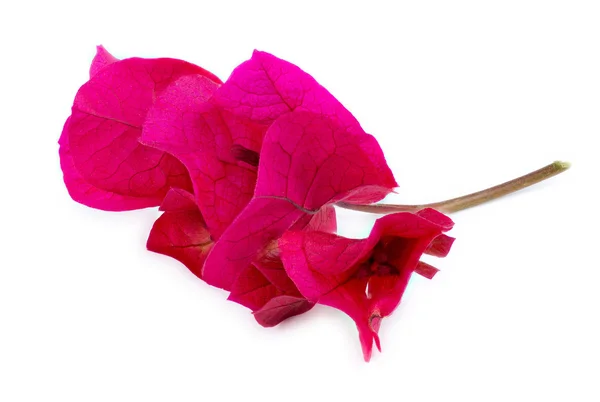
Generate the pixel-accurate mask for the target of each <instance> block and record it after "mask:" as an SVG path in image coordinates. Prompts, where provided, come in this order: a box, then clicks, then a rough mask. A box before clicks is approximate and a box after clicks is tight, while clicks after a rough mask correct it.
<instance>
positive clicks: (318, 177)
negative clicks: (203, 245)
mask: <svg viewBox="0 0 600 402" xmlns="http://www.w3.org/2000/svg"><path fill="white" fill-rule="evenodd" d="M357 130H358V129H355V131H354V132H350V131H348V130H347V129H346V128H345V126H342V125H340V123H339V119H331V118H329V117H328V116H326V115H323V114H317V113H312V112H306V111H294V112H289V113H287V114H284V115H282V116H281V117H279V118H278V119H277V120H275V122H273V124H271V126H270V127H269V129H268V131H267V133H266V135H265V138H264V140H263V146H262V149H261V153H260V161H259V165H258V181H257V184H256V189H255V191H254V196H253V198H252V200H251V201H250V203H249V204H248V205H247V206H246V207H245V208H244V210H243V211H242V212H241V213H240V214H239V216H238V217H237V218H236V219H235V221H233V223H232V224H231V225H230V226H229V227H228V228H227V229H226V230H225V232H224V233H223V235H222V236H221V238H220V239H219V240H218V241H217V242H216V243H215V246H214V247H213V249H212V251H211V253H210V254H209V256H208V258H207V260H206V263H205V266H204V270H203V277H204V279H205V280H206V281H207V282H208V283H210V284H211V285H214V286H217V287H221V288H228V287H230V286H231V283H232V281H233V280H235V278H236V277H237V275H239V273H240V272H241V271H242V270H243V269H245V268H246V267H247V265H248V264H250V263H251V262H252V261H253V260H254V259H255V258H256V256H257V255H259V254H260V253H262V251H263V249H264V248H265V247H266V246H267V245H268V244H269V243H270V242H272V241H273V240H276V239H278V238H279V237H280V236H281V235H282V234H283V233H284V232H285V231H286V230H288V229H291V228H293V226H294V225H295V224H296V223H297V222H299V221H301V220H303V219H305V218H306V216H307V215H314V214H317V213H318V212H319V210H320V209H321V208H322V207H324V206H326V205H328V204H333V203H335V202H338V201H342V200H344V201H346V202H355V203H366V204H368V203H372V202H375V201H379V200H380V199H382V198H383V197H385V195H387V194H388V193H389V192H391V191H392V189H393V188H394V187H396V186H397V184H396V181H395V180H394V177H393V175H392V173H391V171H390V169H389V167H388V166H387V164H386V162H385V158H384V156H383V152H382V151H381V148H380V147H379V144H378V143H377V141H376V140H375V139H374V138H373V137H372V136H371V135H369V134H366V133H365V132H364V131H362V130H360V131H357Z"/></svg>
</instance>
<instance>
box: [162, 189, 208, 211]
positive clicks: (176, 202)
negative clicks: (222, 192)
mask: <svg viewBox="0 0 600 402" xmlns="http://www.w3.org/2000/svg"><path fill="white" fill-rule="evenodd" d="M159 210H161V211H168V212H175V211H198V206H197V205H196V202H195V200H194V195H193V194H191V193H188V192H187V191H185V190H182V189H180V188H172V189H171V190H169V192H168V193H167V195H166V196H165V199H164V200H163V202H162V204H160V208H159Z"/></svg>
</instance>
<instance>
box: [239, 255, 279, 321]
mask: <svg viewBox="0 0 600 402" xmlns="http://www.w3.org/2000/svg"><path fill="white" fill-rule="evenodd" d="M282 294H283V293H282V292H281V291H280V290H279V289H277V288H276V287H275V286H273V284H272V283H271V282H269V280H268V279H267V278H265V276H264V275H263V274H261V273H260V271H259V270H258V269H256V268H255V267H254V265H252V264H251V265H248V266H247V267H246V269H244V270H243V271H242V272H241V273H240V274H239V276H238V277H237V278H236V280H235V282H234V283H233V286H232V287H231V293H230V295H229V297H228V300H231V301H234V302H236V303H239V304H241V305H242V306H246V307H248V308H249V309H251V310H258V309H260V308H261V307H262V306H264V305H265V304H266V303H267V302H268V301H269V300H271V299H273V298H274V297H275V296H280V295H282Z"/></svg>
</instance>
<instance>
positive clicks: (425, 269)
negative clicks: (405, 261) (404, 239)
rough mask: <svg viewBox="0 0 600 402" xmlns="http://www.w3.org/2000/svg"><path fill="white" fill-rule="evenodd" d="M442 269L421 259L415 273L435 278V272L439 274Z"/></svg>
mask: <svg viewBox="0 0 600 402" xmlns="http://www.w3.org/2000/svg"><path fill="white" fill-rule="evenodd" d="M439 271H440V270H439V269H437V268H436V267H434V266H433V265H429V264H427V263H426V262H423V261H419V263H418V264H417V266H416V268H415V273H417V274H419V275H421V276H424V277H425V278H427V279H433V277H434V276H435V274H437V273H438V272H439Z"/></svg>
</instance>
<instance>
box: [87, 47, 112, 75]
mask: <svg viewBox="0 0 600 402" xmlns="http://www.w3.org/2000/svg"><path fill="white" fill-rule="evenodd" d="M116 61H119V59H117V58H116V57H115V56H113V55H112V54H110V53H109V52H108V50H106V49H105V48H104V46H102V45H98V46H96V56H94V59H93V60H92V65H91V66H90V78H92V77H93V76H94V75H96V74H97V73H98V71H100V70H102V69H103V68H104V67H106V66H108V65H109V64H112V63H114V62H116Z"/></svg>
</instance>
